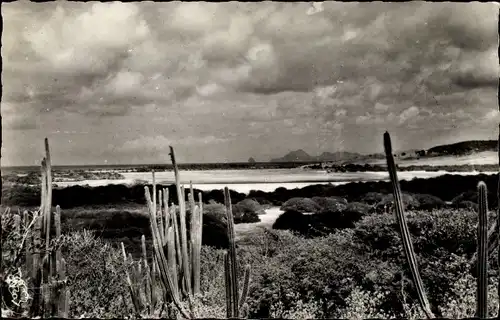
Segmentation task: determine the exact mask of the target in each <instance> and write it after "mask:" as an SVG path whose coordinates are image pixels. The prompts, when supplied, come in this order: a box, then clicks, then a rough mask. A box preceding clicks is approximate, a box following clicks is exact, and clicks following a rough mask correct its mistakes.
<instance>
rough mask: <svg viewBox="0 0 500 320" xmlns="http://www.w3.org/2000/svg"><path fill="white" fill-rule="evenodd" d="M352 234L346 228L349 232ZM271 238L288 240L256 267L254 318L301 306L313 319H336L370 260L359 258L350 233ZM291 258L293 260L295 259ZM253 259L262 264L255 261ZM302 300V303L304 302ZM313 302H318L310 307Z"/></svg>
mask: <svg viewBox="0 0 500 320" xmlns="http://www.w3.org/2000/svg"><path fill="white" fill-rule="evenodd" d="M347 231H348V230H347ZM273 232H274V234H271V235H270V236H276V237H277V238H278V239H274V240H272V242H274V243H279V239H280V238H281V237H285V239H286V241H285V242H284V243H283V244H282V245H279V247H278V248H276V249H275V250H274V253H273V255H272V256H271V257H268V258H267V259H265V260H263V261H262V260H261V261H262V263H258V264H257V265H256V266H255V269H256V270H255V273H254V274H255V276H254V277H253V278H252V279H253V280H252V281H253V282H254V283H255V284H256V286H255V287H253V289H252V290H251V292H250V296H249V306H250V318H269V317H271V316H272V314H273V312H274V313H276V312H277V309H276V308H279V310H281V311H280V312H279V313H280V316H282V317H283V316H289V315H290V314H293V313H294V311H295V312H296V311H297V310H296V309H297V308H296V306H297V305H298V304H300V303H303V305H304V304H305V305H307V309H308V312H307V313H308V314H311V313H313V314H311V316H308V317H311V318H319V317H322V318H323V317H326V318H336V317H338V315H339V314H338V312H337V311H338V309H339V307H345V299H346V298H347V296H348V295H349V293H350V292H351V290H352V288H353V286H354V284H355V283H357V282H359V281H361V279H362V278H363V277H364V274H365V273H366V268H365V266H366V265H368V263H367V261H366V260H365V259H364V258H363V257H361V256H358V255H357V250H356V248H355V247H354V246H353V245H352V233H351V232H344V231H342V232H339V233H338V234H332V235H329V236H327V237H324V238H316V239H304V238H303V237H300V236H291V237H290V233H287V232H283V231H281V232H276V231H273ZM291 257H293V258H291ZM255 261H259V260H258V259H255ZM300 301H301V302H300ZM312 301H314V302H315V304H314V305H312V304H309V303H310V302H312Z"/></svg>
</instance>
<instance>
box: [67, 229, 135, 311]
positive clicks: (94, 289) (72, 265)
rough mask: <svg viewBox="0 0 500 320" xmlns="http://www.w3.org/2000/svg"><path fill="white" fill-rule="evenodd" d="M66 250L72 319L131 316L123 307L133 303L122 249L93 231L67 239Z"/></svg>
mask: <svg viewBox="0 0 500 320" xmlns="http://www.w3.org/2000/svg"><path fill="white" fill-rule="evenodd" d="M62 250H63V252H62V254H63V257H64V259H65V260H66V265H67V275H68V289H69V290H70V293H71V302H70V313H69V317H70V318H77V317H80V316H82V315H85V317H89V318H117V317H119V318H123V317H125V316H127V315H128V312H127V310H124V308H123V306H124V304H126V305H129V304H130V303H131V300H130V294H129V292H128V287H127V283H126V281H125V279H126V278H125V264H124V263H123V257H122V254H121V252H120V250H119V249H118V248H117V247H116V248H114V247H112V246H111V245H110V244H108V243H106V242H104V241H103V240H101V239H99V238H95V237H94V235H93V234H92V233H90V232H75V233H71V234H69V235H67V236H65V237H64V240H63V243H62ZM123 298H125V299H126V301H125V302H124V301H123V300H122V299H123Z"/></svg>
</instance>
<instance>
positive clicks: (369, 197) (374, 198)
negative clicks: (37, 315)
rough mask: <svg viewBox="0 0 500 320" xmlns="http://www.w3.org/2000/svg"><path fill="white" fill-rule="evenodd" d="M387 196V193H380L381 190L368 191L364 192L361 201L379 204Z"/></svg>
mask: <svg viewBox="0 0 500 320" xmlns="http://www.w3.org/2000/svg"><path fill="white" fill-rule="evenodd" d="M385 197H386V194H383V193H379V192H368V193H366V194H364V195H363V196H362V197H360V198H359V201H360V202H363V203H366V204H377V203H379V202H380V201H382V199H384V198H385Z"/></svg>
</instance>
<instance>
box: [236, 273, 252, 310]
mask: <svg viewBox="0 0 500 320" xmlns="http://www.w3.org/2000/svg"><path fill="white" fill-rule="evenodd" d="M251 270H252V269H251V266H250V265H249V264H247V265H246V266H245V276H244V278H243V289H242V290H241V296H240V301H239V303H238V306H239V309H240V316H242V315H241V309H242V308H243V305H244V304H245V301H246V300H247V296H248V289H249V285H250V272H251Z"/></svg>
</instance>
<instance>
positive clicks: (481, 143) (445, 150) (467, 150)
mask: <svg viewBox="0 0 500 320" xmlns="http://www.w3.org/2000/svg"><path fill="white" fill-rule="evenodd" d="M497 148H498V141H497V140H470V141H462V142H457V143H452V144H445V145H440V146H435V147H432V148H430V149H428V150H426V152H425V154H426V155H427V156H445V155H454V156H462V155H468V154H471V153H476V152H483V151H496V150H498V149H497Z"/></svg>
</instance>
